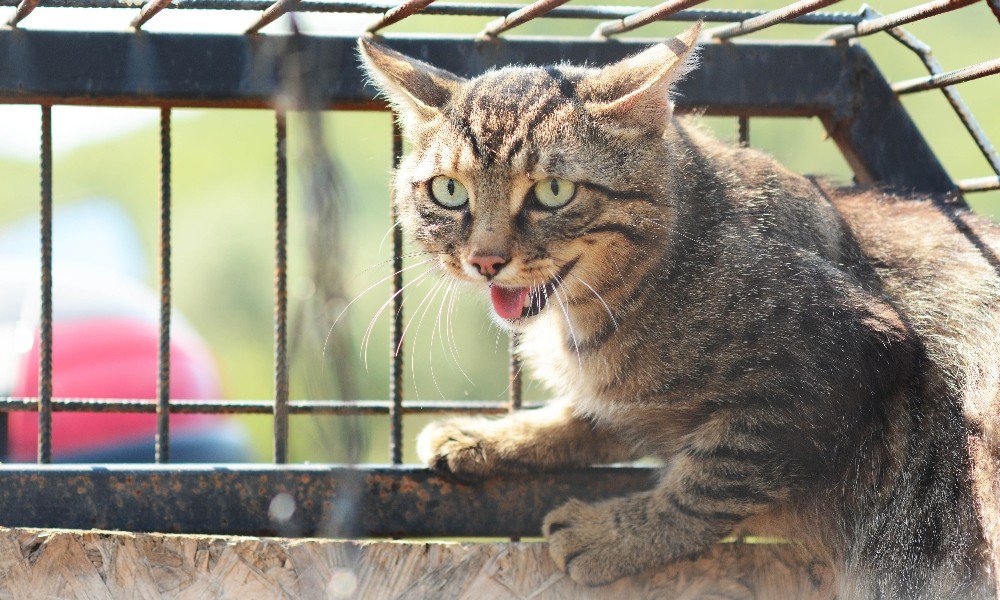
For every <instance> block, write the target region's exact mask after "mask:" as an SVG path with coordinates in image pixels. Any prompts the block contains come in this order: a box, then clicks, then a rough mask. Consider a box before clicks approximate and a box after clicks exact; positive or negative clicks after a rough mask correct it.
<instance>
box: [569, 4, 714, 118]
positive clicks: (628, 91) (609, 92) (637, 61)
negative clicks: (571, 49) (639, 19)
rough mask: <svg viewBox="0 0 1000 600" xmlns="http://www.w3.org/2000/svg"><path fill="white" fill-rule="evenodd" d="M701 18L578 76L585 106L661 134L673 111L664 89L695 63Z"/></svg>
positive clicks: (603, 115)
mask: <svg viewBox="0 0 1000 600" xmlns="http://www.w3.org/2000/svg"><path fill="white" fill-rule="evenodd" d="M701 27H702V25H701V23H700V22H699V23H696V24H695V25H694V26H692V27H690V28H688V29H687V30H685V31H684V32H683V33H681V34H680V35H678V36H677V37H674V38H671V39H669V40H667V41H666V42H663V43H660V44H656V45H655V46H652V47H650V48H647V49H646V50H643V51H642V52H640V53H638V54H636V55H634V56H630V57H628V58H626V59H624V60H622V61H619V62H617V63H615V64H613V65H609V66H607V67H604V68H602V69H600V70H599V71H598V72H597V73H595V74H593V75H591V76H588V77H586V78H584V80H583V81H582V82H581V85H580V86H579V87H578V89H579V93H580V96H581V98H583V99H584V102H585V104H586V107H587V109H588V111H589V112H590V113H591V114H592V115H594V116H595V117H597V118H598V119H601V120H605V121H608V122H611V123H613V124H615V125H617V126H619V127H622V128H623V129H625V130H631V131H634V132H635V133H636V134H640V133H645V132H649V131H650V130H652V131H653V132H654V133H662V132H663V129H664V127H666V124H667V121H668V120H669V118H670V115H671V112H672V111H673V103H672V102H671V101H670V88H671V87H672V86H673V85H674V84H675V83H676V82H677V81H678V80H679V79H680V78H681V77H683V76H684V75H685V74H687V73H688V72H690V71H691V70H692V69H693V68H694V67H695V65H696V64H697V60H696V57H697V41H698V36H699V34H700V33H701Z"/></svg>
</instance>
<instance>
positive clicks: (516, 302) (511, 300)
mask: <svg viewBox="0 0 1000 600" xmlns="http://www.w3.org/2000/svg"><path fill="white" fill-rule="evenodd" d="M527 296H528V288H526V287H518V288H505V287H500V286H499V285H493V286H490V300H492V301H493V310H495V311H497V314H498V315H500V316H501V317H503V318H504V319H516V318H518V317H520V316H521V311H522V309H523V307H524V299H525V298H526V297H527Z"/></svg>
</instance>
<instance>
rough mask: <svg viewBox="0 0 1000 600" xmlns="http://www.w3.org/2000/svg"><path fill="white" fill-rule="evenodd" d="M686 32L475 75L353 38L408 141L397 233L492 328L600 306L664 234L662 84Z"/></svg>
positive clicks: (690, 33)
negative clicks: (583, 64)
mask: <svg viewBox="0 0 1000 600" xmlns="http://www.w3.org/2000/svg"><path fill="white" fill-rule="evenodd" d="M699 31H700V25H696V26H694V27H692V28H691V29H689V30H687V31H685V32H684V33H683V34H681V35H680V36H678V37H676V38H673V39H671V40H669V41H668V42H665V43H661V44H657V45H655V46H652V47H651V48H649V49H647V50H645V51H643V52H641V53H639V54H636V55H634V56H632V57H630V58H627V59H625V60H622V61H621V62H618V63H616V64H613V65H610V66H607V67H604V68H600V69H584V68H578V67H571V66H567V65H558V66H550V67H506V68H502V69H497V70H492V71H489V72H487V73H484V74H483V75H480V76H478V77H476V78H474V79H464V78H462V77H459V76H457V75H454V74H452V73H449V72H447V71H443V70H441V69H438V68H435V67H433V66H431V65H428V64H426V63H424V62H421V61H418V60H416V59H413V58H410V57H407V56H405V55H403V54H400V53H398V52H396V51H394V50H391V49H389V48H387V47H385V46H382V45H379V44H377V43H376V42H374V41H372V40H371V39H363V40H361V42H360V48H361V55H362V57H363V59H364V63H365V66H366V69H367V71H368V73H369V75H370V77H371V79H372V80H373V81H374V83H375V84H376V85H377V86H378V88H379V89H380V90H381V91H382V93H383V94H384V95H385V96H386V97H387V98H388V100H389V102H390V103H391V104H392V106H393V108H394V109H395V111H396V114H397V115H398V118H399V120H400V124H401V127H402V130H403V135H404V137H405V138H406V139H407V140H408V141H409V142H410V146H411V149H410V152H409V154H407V155H406V156H405V158H404V159H403V161H402V163H401V164H400V167H399V169H398V170H397V172H396V174H395V180H394V186H393V187H394V198H393V201H394V202H395V203H396V207H397V210H398V212H399V214H400V217H401V219H402V221H403V224H404V227H405V228H406V229H407V230H408V231H409V232H410V233H411V234H412V235H413V236H414V237H415V238H416V240H417V242H418V243H419V244H421V245H422V246H423V249H424V250H427V251H429V252H431V253H433V254H434V255H436V259H437V260H439V261H440V262H441V264H442V266H443V267H444V268H445V269H446V270H447V271H448V272H450V273H451V274H452V275H453V276H455V277H457V278H459V279H463V280H466V281H469V282H473V283H476V284H478V285H480V286H481V287H482V289H483V290H484V292H485V291H486V290H487V289H489V294H490V297H491V300H492V303H493V307H494V310H495V312H496V314H497V316H498V317H499V318H500V321H501V322H502V323H505V324H510V325H515V326H516V325H523V324H525V323H527V322H529V321H530V319H532V318H533V317H535V316H536V315H538V314H540V313H542V312H545V311H547V310H553V307H554V306H555V305H556V304H562V306H563V307H564V308H563V309H564V310H565V307H567V306H569V305H570V304H580V303H584V302H587V301H593V302H596V301H601V302H604V300H603V297H604V296H605V293H602V291H601V290H605V288H607V287H608V286H613V285H614V282H615V281H617V280H618V279H619V278H620V277H622V276H623V272H625V271H627V270H628V269H629V268H630V266H632V265H634V264H636V263H639V262H642V259H643V257H645V256H648V255H649V254H650V253H651V252H653V251H652V250H651V249H649V248H644V247H643V245H644V243H645V244H647V245H648V244H649V243H650V242H655V241H657V240H659V244H660V246H662V245H663V244H662V238H663V237H664V236H663V232H664V230H666V229H668V228H669V225H670V224H669V223H668V222H665V221H669V220H670V215H669V211H667V210H665V208H664V204H665V203H668V202H669V199H668V197H669V195H670V185H671V184H670V181H671V177H670V172H671V167H670V165H669V164H667V162H668V161H665V156H664V154H665V153H666V152H667V151H668V150H667V148H668V144H667V142H666V141H665V134H666V133H667V132H668V130H669V129H670V128H671V127H672V108H673V107H672V103H671V101H670V87H671V85H672V84H673V83H674V82H675V81H676V80H677V79H678V77H680V76H681V75H682V74H684V73H685V72H686V71H687V70H689V69H690V66H691V64H692V62H693V60H692V57H693V54H694V52H693V50H694V48H695V43H696V39H697V37H698V33H699ZM666 137H669V136H666ZM555 310H558V309H555Z"/></svg>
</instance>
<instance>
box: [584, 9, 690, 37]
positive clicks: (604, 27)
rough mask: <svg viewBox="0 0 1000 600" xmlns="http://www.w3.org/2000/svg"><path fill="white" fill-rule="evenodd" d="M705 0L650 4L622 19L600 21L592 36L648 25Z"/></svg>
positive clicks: (609, 34)
mask: <svg viewBox="0 0 1000 600" xmlns="http://www.w3.org/2000/svg"><path fill="white" fill-rule="evenodd" d="M705 1H706V0H667V2H661V3H660V4H657V5H655V6H650V7H649V8H647V9H645V10H641V11H639V12H637V13H633V14H631V15H629V16H627V17H625V18H624V19H619V20H617V21H609V22H607V23H601V24H600V25H598V26H597V29H595V30H594V34H593V35H594V37H609V36H612V35H615V34H616V33H625V32H626V31H632V30H633V29H638V28H639V27H642V26H643V25H648V24H649V23H653V22H654V21H661V20H663V19H665V18H668V17H671V16H673V15H676V14H677V13H679V12H681V11H682V10H685V9H688V8H691V7H692V6H697V5H698V4H701V3H703V2H705Z"/></svg>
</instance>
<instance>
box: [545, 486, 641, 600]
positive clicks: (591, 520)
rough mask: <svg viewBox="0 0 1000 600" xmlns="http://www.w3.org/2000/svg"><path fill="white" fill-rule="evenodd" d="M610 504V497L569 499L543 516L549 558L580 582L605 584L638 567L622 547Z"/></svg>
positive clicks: (583, 583) (638, 569) (624, 575)
mask: <svg viewBox="0 0 1000 600" xmlns="http://www.w3.org/2000/svg"><path fill="white" fill-rule="evenodd" d="M613 506H614V505H613V501H612V502H602V503H599V504H587V503H586V502H581V501H579V500H570V501H569V502H567V503H566V504H563V505H562V506H560V507H559V508H557V509H555V510H553V511H552V512H550V513H549V514H548V515H546V517H545V523H544V524H543V525H542V532H543V533H544V534H545V538H546V539H547V540H548V542H549V554H550V555H551V556H552V560H553V561H555V563H556V565H558V566H559V568H560V569H562V570H563V571H566V573H567V574H568V575H569V576H570V578H571V579H572V580H573V581H575V582H577V583H579V584H582V585H587V586H598V585H605V584H608V583H612V582H614V581H617V580H619V579H621V578H622V577H627V576H629V575H634V574H635V573H637V572H638V571H640V570H641V568H637V565H636V564H635V563H634V562H630V560H631V558H633V557H630V553H629V552H625V551H623V550H626V548H624V547H623V546H624V544H623V542H624V540H623V539H622V535H621V532H620V531H618V530H617V528H616V527H615V514H614V512H613Z"/></svg>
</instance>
